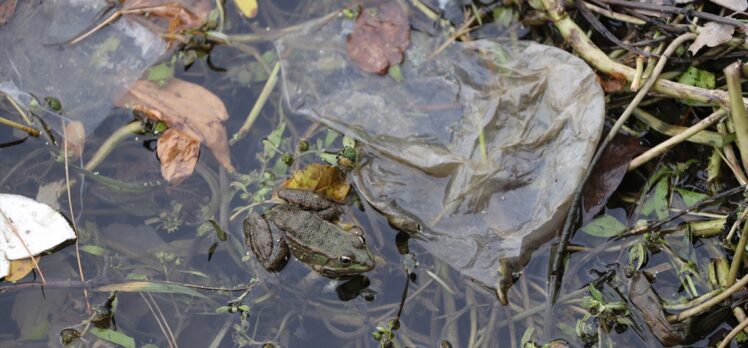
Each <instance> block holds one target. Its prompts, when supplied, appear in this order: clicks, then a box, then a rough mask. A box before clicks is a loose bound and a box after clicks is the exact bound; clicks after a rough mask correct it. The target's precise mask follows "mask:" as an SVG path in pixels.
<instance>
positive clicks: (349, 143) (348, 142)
mask: <svg viewBox="0 0 748 348" xmlns="http://www.w3.org/2000/svg"><path fill="white" fill-rule="evenodd" d="M343 147H350V148H354V149H355V148H356V140H354V139H353V138H351V137H349V136H347V135H346V136H343Z"/></svg>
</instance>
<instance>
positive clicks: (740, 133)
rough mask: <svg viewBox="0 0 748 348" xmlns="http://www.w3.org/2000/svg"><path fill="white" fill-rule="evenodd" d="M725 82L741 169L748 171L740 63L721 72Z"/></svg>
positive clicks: (747, 132) (747, 118)
mask: <svg viewBox="0 0 748 348" xmlns="http://www.w3.org/2000/svg"><path fill="white" fill-rule="evenodd" d="M722 71H723V72H724V73H725V80H726V82H727V93H728V95H729V97H730V118H731V119H732V124H733V125H734V126H735V134H736V135H737V138H738V139H737V140H738V151H739V152H740V158H741V159H742V161H743V169H744V170H746V169H748V114H746V111H745V105H744V104H743V90H742V88H741V86H740V62H735V63H732V64H730V65H728V66H727V67H725V69H724V70H722Z"/></svg>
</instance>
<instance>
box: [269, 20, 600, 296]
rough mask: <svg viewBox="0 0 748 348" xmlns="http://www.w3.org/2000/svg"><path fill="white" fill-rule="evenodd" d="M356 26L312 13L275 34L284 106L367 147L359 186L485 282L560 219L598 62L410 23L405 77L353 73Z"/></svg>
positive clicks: (596, 107) (582, 147)
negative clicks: (425, 30)
mask: <svg viewBox="0 0 748 348" xmlns="http://www.w3.org/2000/svg"><path fill="white" fill-rule="evenodd" d="M351 27H352V22H351V21H350V20H347V19H344V18H336V19H333V20H330V21H312V22H309V23H308V24H307V25H305V26H304V27H303V28H302V29H301V30H299V31H296V32H293V33H290V34H288V35H286V36H284V37H282V38H280V39H279V40H277V41H276V48H277V50H278V53H279V57H281V68H282V70H281V71H282V74H283V75H282V76H283V88H284V93H285V97H286V98H287V100H288V103H289V105H290V107H291V109H292V110H293V111H295V112H298V113H301V114H303V115H306V116H308V117H310V118H312V119H314V120H317V121H320V122H322V123H323V124H325V125H326V126H328V127H330V128H333V129H335V130H337V131H340V132H343V133H345V134H347V135H349V136H352V137H354V138H355V139H356V140H357V141H358V142H360V143H361V144H364V156H363V157H364V158H363V159H362V161H361V163H360V166H359V167H358V168H357V169H356V170H355V171H354V181H355V183H356V186H357V188H358V190H359V191H360V193H361V194H362V195H363V196H364V197H365V199H366V200H367V201H369V202H370V203H371V204H372V205H373V206H374V207H375V208H376V209H378V210H380V211H381V212H382V213H384V214H385V215H387V216H390V217H393V216H394V217H397V218H401V219H402V218H405V219H406V221H415V222H417V223H419V224H420V225H421V226H422V228H423V230H422V232H421V233H418V234H415V235H414V236H413V237H414V238H416V239H417V240H420V241H422V245H423V247H424V248H425V249H426V250H427V251H428V252H430V253H432V254H433V255H434V256H436V257H438V258H440V259H442V260H444V261H445V262H446V263H448V264H449V265H451V266H452V267H454V268H455V269H457V270H458V271H460V272H462V273H463V274H465V275H467V276H468V277H470V278H472V279H474V280H477V281H478V282H479V283H482V284H484V285H486V286H489V287H492V288H493V287H497V284H498V281H499V280H500V279H501V272H500V271H499V266H500V264H501V260H502V259H505V258H516V257H518V256H520V255H521V254H525V255H527V253H529V252H530V251H532V250H534V249H535V248H537V246H538V245H539V244H540V243H542V242H545V241H547V240H548V239H549V238H550V237H551V236H552V235H553V233H554V231H555V230H556V229H557V228H558V227H559V225H560V223H562V222H563V218H564V216H565V214H566V212H567V210H568V206H569V203H570V199H571V197H572V195H573V191H574V190H575V188H576V187H577V185H578V184H579V181H580V180H581V177H582V175H583V173H584V170H585V169H586V168H587V166H588V162H589V160H590V159H591V157H592V154H593V151H594V149H595V145H596V143H597V141H598V138H599V136H600V132H601V128H602V125H603V119H604V100H603V92H602V90H601V88H600V87H599V85H598V84H597V82H596V77H595V74H594V73H593V71H592V70H591V69H590V68H589V67H588V66H587V65H586V64H585V63H584V62H583V61H582V60H580V59H578V58H577V57H574V56H573V55H571V54H569V53H567V52H564V51H562V50H560V49H557V48H554V47H550V46H545V45H541V44H537V43H534V42H525V41H519V42H518V41H510V40H501V41H486V40H480V41H475V42H469V43H459V42H456V43H454V44H452V45H450V46H449V47H448V48H447V49H446V50H445V51H443V52H441V53H440V54H438V55H436V56H435V57H433V58H432V57H430V55H431V54H432V52H433V51H434V49H435V48H436V47H438V46H439V45H440V43H441V39H434V38H431V37H428V36H426V35H425V34H422V33H419V32H413V33H412V37H411V45H410V47H409V48H408V49H407V51H406V52H405V61H404V62H403V64H402V65H401V67H400V70H401V73H402V76H403V77H404V80H402V81H401V82H397V81H396V80H395V79H394V78H392V77H389V76H377V75H374V74H370V73H365V72H363V71H360V70H359V69H358V68H357V67H356V66H355V64H354V63H353V62H352V61H351V60H350V59H349V58H348V57H347V55H346V36H347V34H348V33H349V32H350V30H351Z"/></svg>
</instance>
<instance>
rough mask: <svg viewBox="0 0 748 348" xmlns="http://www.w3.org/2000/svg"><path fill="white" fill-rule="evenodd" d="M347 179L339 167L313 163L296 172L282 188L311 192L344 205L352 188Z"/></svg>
mask: <svg viewBox="0 0 748 348" xmlns="http://www.w3.org/2000/svg"><path fill="white" fill-rule="evenodd" d="M345 179H346V175H345V173H343V172H342V171H340V169H338V168H337V167H333V166H329V165H326V164H321V163H312V164H310V165H308V166H306V167H304V169H302V170H299V171H296V172H294V173H293V175H292V176H291V177H290V178H289V179H288V180H286V181H284V182H283V183H282V184H281V187H287V188H293V189H302V190H311V191H314V192H317V193H320V194H322V195H323V196H324V197H325V198H327V199H329V200H333V201H336V202H339V203H342V202H343V201H345V196H347V195H348V191H349V190H350V188H351V185H349V184H348V183H347V182H346V180H345Z"/></svg>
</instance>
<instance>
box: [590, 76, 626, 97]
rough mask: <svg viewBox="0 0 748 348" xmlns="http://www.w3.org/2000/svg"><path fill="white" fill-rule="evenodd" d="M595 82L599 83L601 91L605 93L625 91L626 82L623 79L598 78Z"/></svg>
mask: <svg viewBox="0 0 748 348" xmlns="http://www.w3.org/2000/svg"><path fill="white" fill-rule="evenodd" d="M597 80H598V81H599V82H600V86H602V88H603V91H605V93H614V92H620V91H623V90H625V89H626V83H627V82H628V81H627V80H626V79H625V78H613V77H610V78H607V77H603V76H598V78H597Z"/></svg>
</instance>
